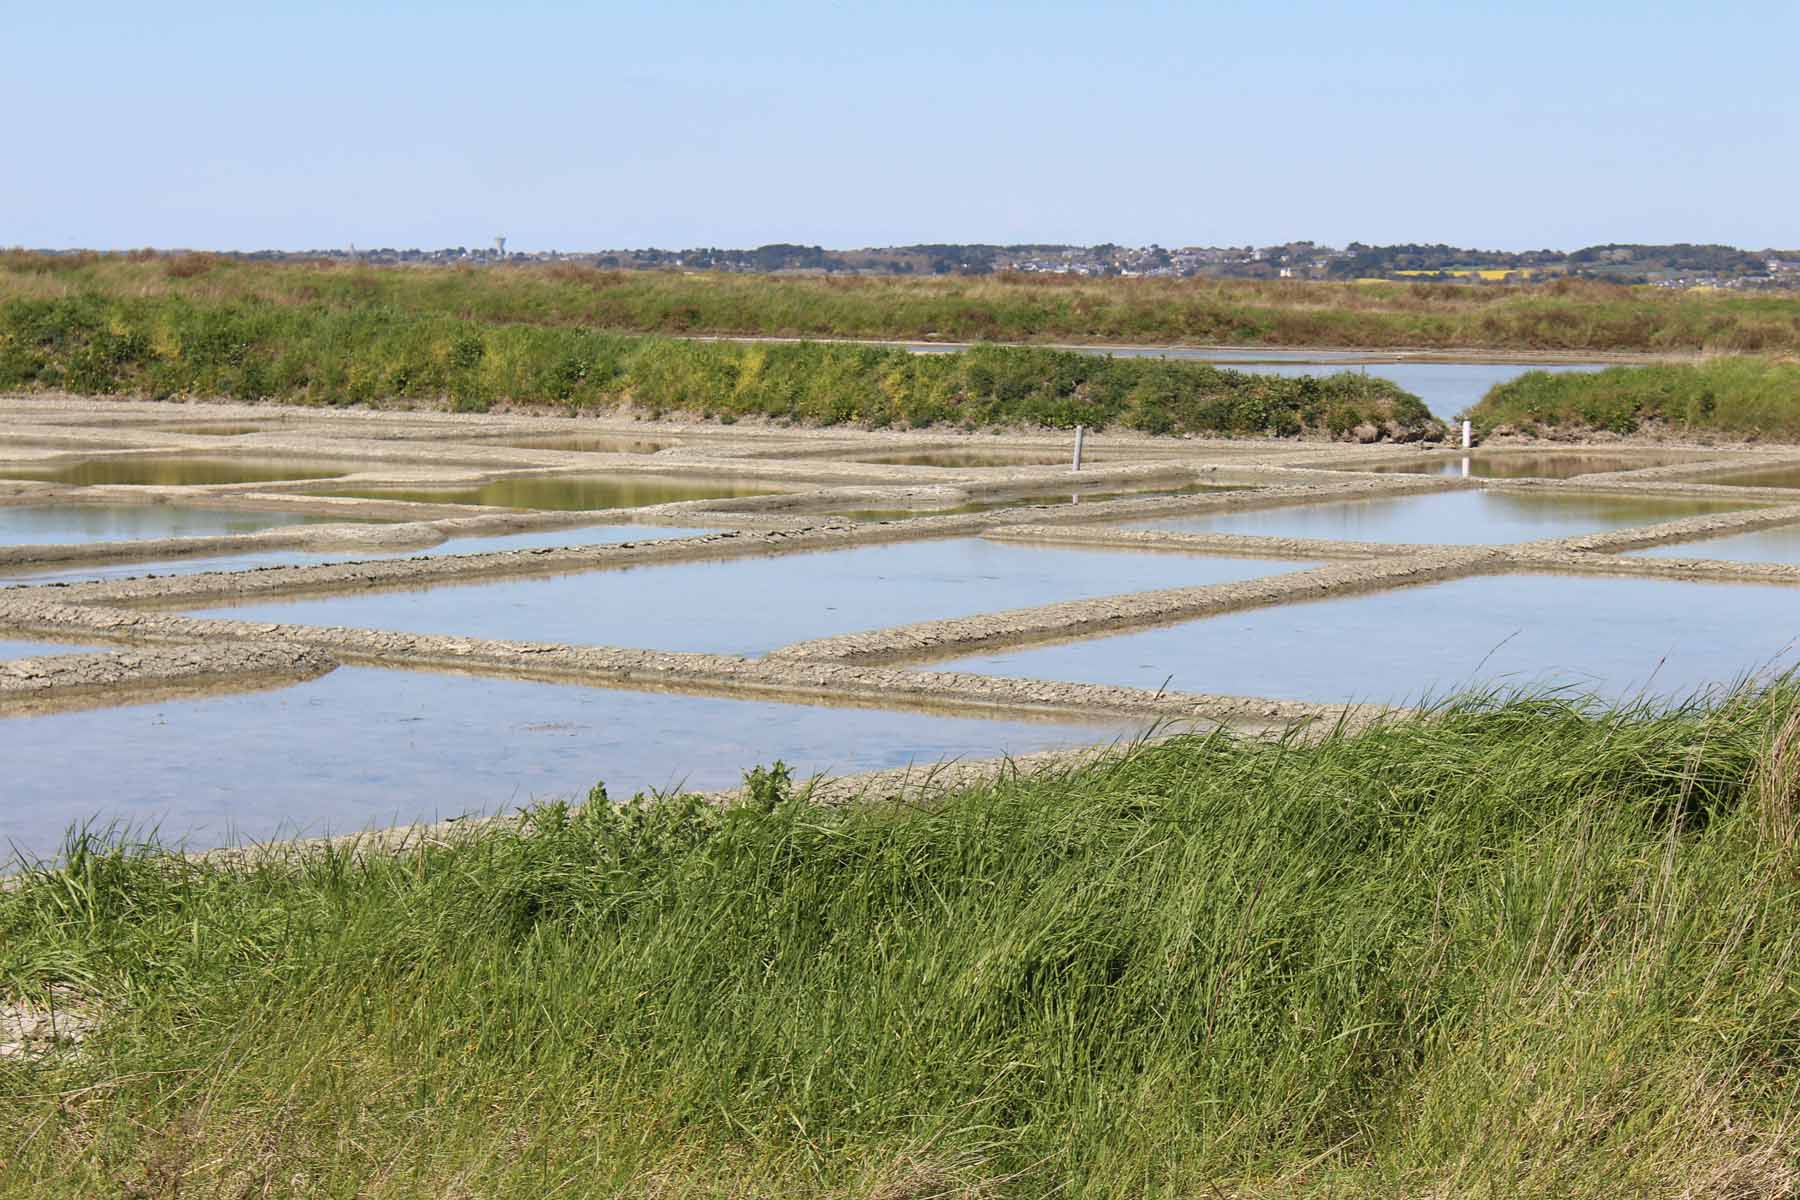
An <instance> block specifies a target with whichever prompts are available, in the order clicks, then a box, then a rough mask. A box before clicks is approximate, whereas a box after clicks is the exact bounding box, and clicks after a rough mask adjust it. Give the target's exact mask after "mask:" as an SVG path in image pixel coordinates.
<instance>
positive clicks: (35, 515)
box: [0, 504, 359, 569]
mask: <svg viewBox="0 0 1800 1200" xmlns="http://www.w3.org/2000/svg"><path fill="white" fill-rule="evenodd" d="M346 522H349V523H359V522H357V519H356V518H355V517H346V516H343V515H341V514H337V513H333V514H330V515H315V514H311V513H301V512H279V511H274V510H268V511H263V510H256V509H242V508H203V507H200V506H198V505H193V504H10V505H0V546H54V545H61V544H65V543H67V544H70V545H75V544H79V543H82V542H130V541H139V540H145V539H150V538H172V537H217V536H221V535H224V534H232V533H255V532H257V531H258V530H261V529H275V528H277V527H279V526H284V525H326V524H344V523H346ZM0 569H4V568H0Z"/></svg>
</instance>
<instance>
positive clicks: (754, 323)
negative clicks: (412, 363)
mask: <svg viewBox="0 0 1800 1200" xmlns="http://www.w3.org/2000/svg"><path fill="white" fill-rule="evenodd" d="M88 291H97V292H100V293H103V294H105V295H109V296H165V295H167V296H182V297H185V298H187V299H190V300H194V301H196V302H206V303H222V302H230V303H236V302H241V301H245V300H263V301H267V302H269V303H275V304H315V303H316V304H323V305H326V306H327V307H331V308H338V309H342V308H362V307H377V308H393V309H398V310H401V311H405V312H412V313H421V314H427V313H428V314H437V315H442V316H453V317H462V318H467V319H472V320H480V321H496V322H506V323H519V322H524V323H531V324H545V325H566V326H575V327H583V328H590V329H609V330H615V331H625V332H640V333H672V334H674V333H722V334H766V335H779V336H797V337H863V338H918V337H927V336H935V337H940V338H945V339H954V340H958V341H988V342H1031V341H1057V340H1066V341H1114V342H1132V341H1138V342H1156V343H1169V342H1202V343H1231V344H1241V345H1274V346H1372V347H1385V346H1424V347H1482V348H1488V349H1513V350H1567V351H1610V350H1662V351H1700V350H1712V351H1721V352H1723V351H1734V352H1740V353H1760V352H1775V351H1792V350H1796V349H1800V296H1797V295H1795V294H1793V293H1740V292H1728V293H1722V292H1699V291H1675V290H1670V289H1666V288H1648V287H1644V288H1627V287H1620V286H1617V285H1613V284H1604V283H1591V282H1580V281H1575V280H1558V281H1556V282H1553V283H1549V284H1542V285H1533V286H1517V287H1514V286H1507V287H1497V286H1491V285H1487V286H1459V285H1455V284H1445V283H1384V284H1354V283H1319V282H1307V281H1296V280H1284V281H1255V280H1233V279H1107V280H1099V279H1076V278H1056V277H1046V276H994V277H982V278H960V277H951V278H941V279H894V278H854V277H850V278H784V277H773V276H755V275H725V274H708V273H682V272H670V271H601V270H593V269H590V268H586V267H577V266H573V265H568V264H560V265H553V266H544V267H523V268H512V267H508V268H498V269H490V270H474V269H466V268H437V267H400V268H385V269H384V268H368V267H350V266H342V265H334V264H332V263H330V262H321V263H316V264H300V263H293V264H270V263H252V262H234V261H231V260H227V259H222V258H217V257H214V256H210V255H187V256H182V257H177V258H158V257H157V256H155V255H149V254H144V255H134V256H124V255H110V256H100V255H55V256H51V255H35V254H24V253H17V252H15V253H11V254H0V299H11V298H29V299H55V298H61V297H66V296H70V295H76V294H80V293H82V292H88Z"/></svg>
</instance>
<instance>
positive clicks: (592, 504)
mask: <svg viewBox="0 0 1800 1200" xmlns="http://www.w3.org/2000/svg"><path fill="white" fill-rule="evenodd" d="M780 490H781V489H780V488H773V487H769V486H768V485H766V484H762V483H754V482H749V481H745V480H733V479H706V478H700V477H695V476H648V475H646V476H629V475H580V476H568V475H559V476H547V475H532V476H526V477H524V478H519V479H497V480H495V481H493V482H492V483H484V484H481V485H479V486H477V487H466V488H434V489H425V488H373V487H371V488H336V489H333V490H331V491H325V492H321V493H319V494H320V495H325V496H357V497H361V498H362V499H365V500H412V501H416V502H419V503H422V504H486V505H493V506H496V507H500V508H547V509H559V510H570V511H574V510H582V509H605V508H643V507H645V506H647V505H651V504H671V503H674V502H675V501H677V500H719V499H728V498H736V497H741V496H767V495H771V494H773V493H775V492H778V491H780Z"/></svg>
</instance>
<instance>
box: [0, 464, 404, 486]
mask: <svg viewBox="0 0 1800 1200" xmlns="http://www.w3.org/2000/svg"><path fill="white" fill-rule="evenodd" d="M367 469H368V467H367V464H362V465H358V464H354V463H329V464H327V463H322V462H320V461H319V460H317V459H312V460H300V461H297V462H295V461H282V460H279V459H267V458H186V457H183V458H161V457H157V458H148V457H139V458H95V459H88V460H86V461H83V462H76V463H68V464H66V465H64V466H60V467H35V468H30V467H0V478H4V479H33V480H38V481H40V482H45V483H69V484H83V485H86V484H139V485H151V484H154V485H158V486H174V485H180V484H186V485H200V484H219V483H272V482H274V481H276V480H281V479H335V478H337V477H338V476H339V475H348V474H349V473H350V472H352V471H358V470H367Z"/></svg>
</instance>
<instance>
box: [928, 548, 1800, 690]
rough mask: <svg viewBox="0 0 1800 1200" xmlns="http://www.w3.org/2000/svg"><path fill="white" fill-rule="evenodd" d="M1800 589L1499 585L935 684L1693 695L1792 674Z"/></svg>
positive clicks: (1460, 586) (1528, 580)
mask: <svg viewBox="0 0 1800 1200" xmlns="http://www.w3.org/2000/svg"><path fill="white" fill-rule="evenodd" d="M1797 639H1800V588H1784V587H1772V586H1764V585H1746V584H1707V583H1685V582H1671V581H1663V580H1641V579H1592V578H1580V577H1574V576H1555V575H1500V576H1485V577H1480V578H1473V579H1458V580H1453V581H1450V582H1446V583H1436V584H1427V585H1423V586H1419V587H1407V588H1397V589H1394V590H1391V591H1384V592H1374V593H1370V594H1367V595H1358V596H1346V597H1343V598H1341V599H1335V600H1320V601H1312V602H1302V603H1295V604H1288V605H1282V606H1279V607H1275V608H1263V609H1255V610H1252V611H1248V612H1242V613H1227V614H1223V615H1220V616H1217V617H1208V618H1204V619H1202V620H1197V621H1187V622H1183V623H1181V624H1178V625H1168V626H1162V627H1158V628H1155V629H1147V630H1141V631H1138V632H1134V633H1123V634H1116V635H1113V636H1111V637H1096V638H1090V639H1087V640H1084V641H1077V642H1066V643H1060V644H1055V645H1043V646H1037V647H1026V648H1024V649H1019V650H1008V651H1000V652H995V653H987V654H981V655H975V656H971V657H968V658H963V659H956V660H952V661H947V662H942V663H937V664H934V666H933V668H932V669H938V670H954V671H973V672H975V673H977V674H982V675H1009V676H1027V677H1031V678H1042V679H1057V680H1063V681H1067V682H1075V683H1106V684H1128V685H1131V686H1134V687H1145V688H1158V687H1162V686H1163V685H1164V684H1165V682H1166V683H1167V685H1168V686H1169V687H1170V688H1172V689H1175V690H1179V691H1189V692H1216V693H1223V694H1228V695H1244V696H1268V697H1280V698H1283V699H1292V700H1313V701H1321V702H1339V701H1352V700H1366V701H1379V702H1406V701H1412V700H1416V699H1418V698H1419V697H1420V696H1422V695H1424V694H1425V693H1427V692H1436V693H1442V692H1444V691H1446V690H1450V689H1454V688H1457V687H1459V686H1463V685H1466V684H1470V683H1478V684H1492V683H1503V684H1514V685H1555V684H1569V685H1573V686H1575V687H1577V688H1581V689H1591V690H1595V691H1598V692H1600V693H1601V694H1604V695H1607V696H1621V695H1627V694H1630V693H1632V692H1634V691H1636V690H1638V689H1640V688H1643V687H1646V686H1648V687H1650V688H1651V690H1653V691H1654V692H1657V693H1659V694H1685V693H1688V692H1691V691H1693V690H1694V689H1696V688H1700V687H1703V686H1706V685H1709V684H1719V683H1725V682H1728V681H1730V680H1731V679H1733V678H1734V677H1736V676H1738V675H1740V674H1742V673H1744V672H1750V671H1758V670H1762V669H1764V668H1767V667H1770V666H1771V665H1793V664H1795V663H1796V661H1800V660H1797V658H1796V653H1795V651H1796V648H1797V647H1796V641H1797Z"/></svg>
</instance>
